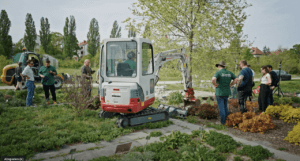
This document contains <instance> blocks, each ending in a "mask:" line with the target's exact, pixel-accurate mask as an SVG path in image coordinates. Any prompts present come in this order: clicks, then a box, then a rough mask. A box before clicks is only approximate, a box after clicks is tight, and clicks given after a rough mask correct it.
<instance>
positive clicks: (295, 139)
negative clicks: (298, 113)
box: [284, 122, 300, 145]
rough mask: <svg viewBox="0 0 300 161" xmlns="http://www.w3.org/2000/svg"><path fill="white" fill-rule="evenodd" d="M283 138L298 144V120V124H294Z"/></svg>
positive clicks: (299, 131)
mask: <svg viewBox="0 0 300 161" xmlns="http://www.w3.org/2000/svg"><path fill="white" fill-rule="evenodd" d="M284 140H286V141H288V142H290V143H294V144H296V145H300V122H298V124H297V125H296V126H294V128H293V130H292V131H289V133H288V135H287V136H286V137H285V138H284Z"/></svg>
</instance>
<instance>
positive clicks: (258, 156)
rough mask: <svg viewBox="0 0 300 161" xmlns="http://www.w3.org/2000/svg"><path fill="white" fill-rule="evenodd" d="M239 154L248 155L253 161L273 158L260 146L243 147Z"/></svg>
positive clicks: (271, 154)
mask: <svg viewBox="0 0 300 161" xmlns="http://www.w3.org/2000/svg"><path fill="white" fill-rule="evenodd" d="M239 154H240V155H248V156H249V157H250V158H251V159H252V160H254V161H259V160H263V159H266V158H268V157H271V156H273V153H271V152H270V151H269V150H268V149H265V148H263V147H262V146H260V145H258V146H250V145H243V149H242V150H241V151H239Z"/></svg>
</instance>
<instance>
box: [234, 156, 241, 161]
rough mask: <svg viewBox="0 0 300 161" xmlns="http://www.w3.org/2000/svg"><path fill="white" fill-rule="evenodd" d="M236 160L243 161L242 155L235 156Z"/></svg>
mask: <svg viewBox="0 0 300 161" xmlns="http://www.w3.org/2000/svg"><path fill="white" fill-rule="evenodd" d="M234 161H243V159H242V158H241V157H240V156H235V157H234Z"/></svg>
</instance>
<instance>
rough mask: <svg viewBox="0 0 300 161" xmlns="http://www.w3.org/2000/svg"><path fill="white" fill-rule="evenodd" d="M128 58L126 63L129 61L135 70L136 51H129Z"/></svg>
mask: <svg viewBox="0 0 300 161" xmlns="http://www.w3.org/2000/svg"><path fill="white" fill-rule="evenodd" d="M127 58H128V59H127V60H126V61H125V62H124V63H127V64H128V65H129V67H130V68H131V69H133V70H134V71H136V62H135V61H134V58H135V54H134V52H132V51H131V52H129V53H128V54H127Z"/></svg>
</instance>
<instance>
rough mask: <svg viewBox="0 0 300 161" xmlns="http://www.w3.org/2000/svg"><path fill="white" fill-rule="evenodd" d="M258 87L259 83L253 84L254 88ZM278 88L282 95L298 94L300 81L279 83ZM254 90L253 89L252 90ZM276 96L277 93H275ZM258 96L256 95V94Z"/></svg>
mask: <svg viewBox="0 0 300 161" xmlns="http://www.w3.org/2000/svg"><path fill="white" fill-rule="evenodd" d="M259 85H260V82H255V88H257V87H258V86H259ZM280 88H281V90H282V92H283V93H294V92H296V93H300V80H298V79H297V80H295V79H294V80H289V81H280ZM253 89H254V88H253ZM276 94H277V92H276ZM257 95H258V94H257Z"/></svg>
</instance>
